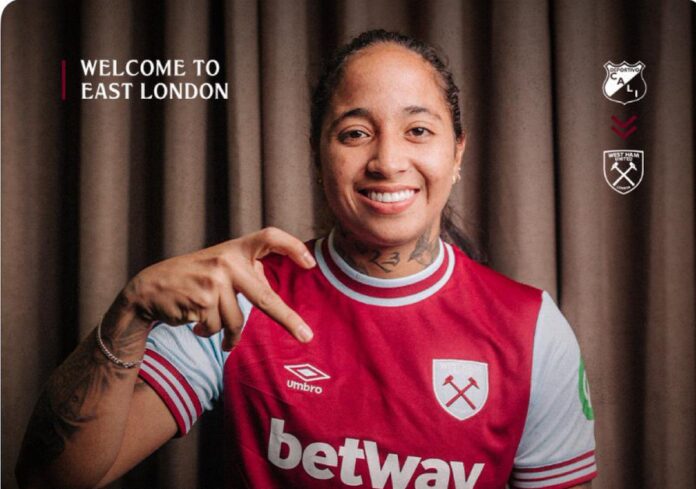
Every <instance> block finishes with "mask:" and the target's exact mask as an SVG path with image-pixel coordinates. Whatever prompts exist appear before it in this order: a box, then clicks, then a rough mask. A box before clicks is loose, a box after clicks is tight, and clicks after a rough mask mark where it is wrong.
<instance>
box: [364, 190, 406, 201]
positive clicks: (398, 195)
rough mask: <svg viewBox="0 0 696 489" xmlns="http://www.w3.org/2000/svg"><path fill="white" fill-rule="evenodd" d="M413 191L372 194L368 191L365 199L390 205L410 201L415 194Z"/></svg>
mask: <svg viewBox="0 0 696 489" xmlns="http://www.w3.org/2000/svg"><path fill="white" fill-rule="evenodd" d="M415 193H416V191H415V190H401V191H400V192H373V191H370V192H368V193H367V198H368V199H370V200H376V201H377V202H385V203H391V202H402V201H404V200H408V199H410V198H411V197H412V196H413V194H415Z"/></svg>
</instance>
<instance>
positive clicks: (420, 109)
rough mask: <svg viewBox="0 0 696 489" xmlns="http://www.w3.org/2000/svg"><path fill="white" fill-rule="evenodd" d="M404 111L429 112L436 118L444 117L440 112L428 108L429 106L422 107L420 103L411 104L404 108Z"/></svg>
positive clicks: (409, 112) (412, 112)
mask: <svg viewBox="0 0 696 489" xmlns="http://www.w3.org/2000/svg"><path fill="white" fill-rule="evenodd" d="M404 112H406V113H408V114H428V115H431V116H433V117H435V118H436V119H440V120H442V117H440V114H438V113H436V112H433V111H432V110H430V109H428V108H427V107H421V106H419V105H409V106H408V107H406V108H405V109H404Z"/></svg>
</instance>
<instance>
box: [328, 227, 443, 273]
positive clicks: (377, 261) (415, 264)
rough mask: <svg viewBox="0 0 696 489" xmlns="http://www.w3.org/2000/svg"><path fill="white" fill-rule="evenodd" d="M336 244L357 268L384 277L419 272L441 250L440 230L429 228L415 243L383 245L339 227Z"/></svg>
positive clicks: (350, 263)
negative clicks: (389, 246) (378, 245)
mask: <svg viewBox="0 0 696 489" xmlns="http://www.w3.org/2000/svg"><path fill="white" fill-rule="evenodd" d="M334 247H335V249H336V252H337V253H338V254H339V256H340V257H341V258H343V260H344V261H345V262H346V263H347V264H348V265H349V266H350V267H351V268H353V269H354V270H357V271H358V272H360V273H362V274H364V275H368V276H372V277H382V278H392V277H393V278H396V277H404V276H407V275H412V274H414V273H417V272H419V271H421V270H423V269H424V268H426V267H427V266H428V265H430V264H431V263H433V262H434V261H435V259H436V258H437V255H438V253H439V251H440V245H439V236H438V233H435V232H433V228H432V227H431V228H429V229H428V230H426V231H425V232H424V233H423V234H422V235H421V236H420V237H419V238H418V240H417V241H416V243H415V246H414V245H406V246H401V247H395V248H379V247H375V246H372V245H368V244H365V243H363V242H361V241H360V240H358V239H356V238H355V237H354V236H353V235H351V234H350V233H349V232H347V231H345V230H344V229H342V228H341V227H340V226H337V227H336V232H335V234H334Z"/></svg>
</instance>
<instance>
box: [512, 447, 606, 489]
mask: <svg viewBox="0 0 696 489" xmlns="http://www.w3.org/2000/svg"><path fill="white" fill-rule="evenodd" d="M596 476H597V463H596V461H595V453H594V450H592V451H589V452H587V453H584V454H582V455H579V456H577V457H575V458H572V459H570V460H566V461H565V462H559V463H555V464H552V465H545V466H542V467H515V468H514V469H513V471H512V477H511V478H510V487H511V488H512V489H566V488H569V487H574V486H577V485H579V484H583V483H585V482H587V481H589V480H591V479H594V478H595V477H596Z"/></svg>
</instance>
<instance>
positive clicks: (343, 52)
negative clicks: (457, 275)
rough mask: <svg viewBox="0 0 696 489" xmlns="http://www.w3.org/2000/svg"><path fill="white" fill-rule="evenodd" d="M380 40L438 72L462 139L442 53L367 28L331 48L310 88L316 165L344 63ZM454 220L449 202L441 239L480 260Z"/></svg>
mask: <svg viewBox="0 0 696 489" xmlns="http://www.w3.org/2000/svg"><path fill="white" fill-rule="evenodd" d="M380 43H393V44H397V45H399V46H402V47H404V48H406V49H408V50H410V51H413V52H414V53H416V54H418V55H420V56H421V57H422V58H423V59H424V60H425V61H427V62H428V63H429V64H430V66H432V67H433V69H434V70H435V72H436V73H437V75H438V79H439V81H440V88H441V89H442V92H443V96H444V99H445V101H446V103H447V106H448V108H449V111H450V115H451V116H452V130H453V131H454V136H455V138H456V139H457V140H461V139H462V138H463V137H464V132H463V130H462V120H461V109H460V107H459V87H457V85H456V84H455V83H454V77H453V76H452V72H450V71H449V69H448V68H447V65H446V64H445V63H444V62H443V61H442V57H441V56H440V55H439V53H438V52H437V50H436V49H435V48H434V47H433V46H431V45H429V44H427V43H425V42H423V41H421V40H418V39H415V38H413V37H410V36H407V35H405V34H401V33H398V32H390V31H385V30H383V29H375V30H370V31H366V32H363V33H362V34H360V35H359V36H357V37H355V38H353V39H352V40H351V41H350V42H348V43H347V44H344V45H343V46H340V47H339V48H338V49H336V51H334V53H333V54H332V55H331V56H330V57H329V58H328V60H327V61H326V62H325V63H324V68H323V70H322V73H321V75H320V76H319V80H318V82H317V84H316V86H315V88H314V91H313V92H312V100H311V113H310V123H311V126H310V136H309V142H310V145H311V147H312V153H313V155H314V163H315V165H316V166H317V168H319V167H320V154H319V148H320V141H321V128H322V124H323V122H324V118H325V117H326V113H327V112H328V109H329V105H330V103H331V97H332V96H333V94H334V91H335V90H336V88H337V87H338V85H339V83H340V81H341V79H342V77H343V71H344V68H345V65H346V63H347V62H348V60H349V59H350V58H351V56H353V55H354V54H356V53H358V52H360V51H362V50H363V49H365V48H368V47H370V46H373V45H375V44H380ZM455 221H461V218H460V216H458V215H457V213H456V212H455V211H454V209H452V207H451V206H450V204H449V203H448V204H447V205H445V208H444V209H443V210H442V215H441V226H440V227H441V229H440V236H441V237H442V239H444V240H445V241H448V242H450V243H453V244H455V245H456V246H458V247H459V248H460V249H461V250H462V251H464V252H465V253H466V254H467V255H469V257H471V258H473V259H474V260H477V261H483V255H482V254H481V253H480V252H479V251H478V249H477V248H476V247H475V246H474V245H473V243H472V242H471V240H470V239H469V238H468V237H467V235H466V233H465V232H464V230H463V229H462V228H461V227H460V226H458V225H457V224H456V223H455Z"/></svg>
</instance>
